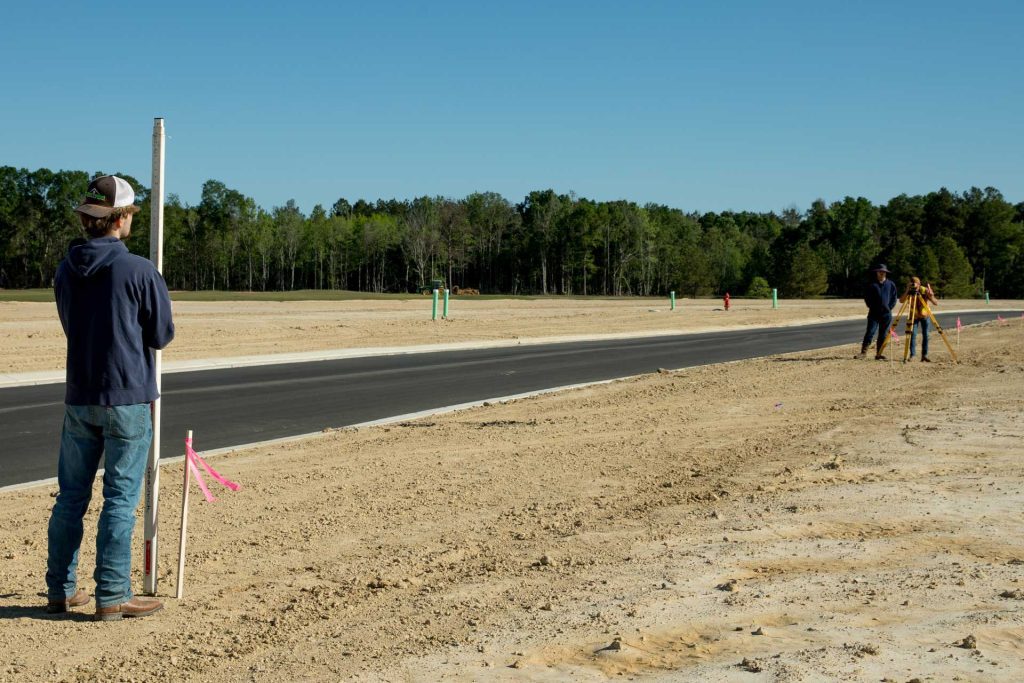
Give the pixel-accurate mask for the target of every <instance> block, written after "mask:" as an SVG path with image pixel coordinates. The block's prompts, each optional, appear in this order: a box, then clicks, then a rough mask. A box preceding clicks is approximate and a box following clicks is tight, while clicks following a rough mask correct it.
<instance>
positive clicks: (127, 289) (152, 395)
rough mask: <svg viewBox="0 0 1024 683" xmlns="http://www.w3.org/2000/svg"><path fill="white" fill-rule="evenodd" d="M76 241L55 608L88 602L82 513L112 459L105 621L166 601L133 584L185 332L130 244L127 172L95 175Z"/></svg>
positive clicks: (56, 525)
mask: <svg viewBox="0 0 1024 683" xmlns="http://www.w3.org/2000/svg"><path fill="white" fill-rule="evenodd" d="M75 211H77V212H78V215H79V219H80V220H81V222H82V227H83V228H84V230H85V233H86V236H87V237H88V239H87V240H85V239H76V240H75V241H73V242H72V243H71V245H70V247H69V248H68V253H67V256H66V257H65V258H64V260H63V261H61V263H60V265H59V266H58V268H57V276H56V279H55V280H54V291H55V294H56V299H57V313H58V314H59V316H60V322H61V324H62V325H63V326H64V334H65V336H66V337H67V340H68V351H67V383H66V392H65V397H64V404H65V405H64V428H63V431H62V433H61V438H60V460H59V462H58V465H57V483H58V485H59V487H60V491H59V493H58V494H57V501H56V503H55V504H54V506H53V512H52V513H51V516H50V526H49V550H48V559H47V564H46V589H47V597H48V604H47V611H48V612H50V613H51V614H58V613H62V612H66V611H67V610H68V609H69V608H72V607H81V606H83V605H85V604H87V603H88V602H89V595H88V593H86V591H84V590H82V589H80V588H78V583H77V581H78V577H77V568H78V549H79V546H80V545H81V543H82V534H83V529H82V517H83V516H84V515H85V511H86V509H87V508H88V507H89V499H90V498H91V496H92V485H93V480H94V479H95V478H96V471H97V468H98V467H99V463H100V457H101V456H102V457H103V458H104V469H103V510H102V511H101V512H100V518H99V524H98V528H97V532H96V571H95V572H94V573H93V578H94V579H95V581H96V615H95V619H96V620H97V621H116V620H120V619H121V618H122V617H142V616H146V615H148V614H152V613H154V612H157V611H159V610H160V609H162V608H163V604H162V603H161V602H160V601H159V600H156V599H155V598H143V597H135V596H134V595H133V593H132V589H131V564H132V531H133V530H134V528H135V511H136V508H137V507H138V505H139V497H140V493H141V489H142V478H143V474H144V473H145V470H146V461H147V459H148V455H149V447H150V443H151V442H152V439H153V421H152V416H151V414H150V403H151V402H152V401H154V400H156V398H157V396H158V395H159V394H158V392H157V388H156V370H155V366H154V354H153V350H154V349H162V348H164V347H165V346H167V344H169V343H170V341H171V339H173V338H174V323H173V321H172V320H171V299H170V297H169V296H168V293H167V285H166V284H165V283H164V279H163V277H161V275H160V273H159V272H158V271H157V269H156V267H155V266H154V265H153V264H152V262H150V261H148V260H146V259H144V258H142V257H141V256H136V255H134V254H131V253H129V252H128V248H127V247H125V245H124V243H123V242H122V240H124V239H127V238H128V236H129V235H130V234H131V229H132V216H133V215H134V214H135V213H137V212H138V211H139V207H137V206H135V192H134V191H133V190H132V187H131V185H129V184H128V182H127V181H125V180H124V179H122V178H118V177H116V176H103V177H101V178H96V179H95V180H93V181H92V182H91V183H89V189H88V191H87V192H86V194H85V201H84V202H83V203H82V204H81V205H80V206H79V207H78V208H76V209H75Z"/></svg>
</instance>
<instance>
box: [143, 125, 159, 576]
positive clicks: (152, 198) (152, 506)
mask: <svg viewBox="0 0 1024 683" xmlns="http://www.w3.org/2000/svg"><path fill="white" fill-rule="evenodd" d="M149 207H150V214H151V215H150V221H149V259H150V260H151V261H152V262H153V264H154V265H155V266H156V269H157V271H159V272H160V273H163V270H164V120H163V119H162V118H156V119H153V185H152V189H151V190H150V193H149ZM161 356H162V354H161V352H160V351H159V350H157V351H154V352H153V361H154V367H155V369H156V390H157V392H158V393H159V391H160V388H161V385H162V382H161V373H162V370H163V368H162V365H163V363H162V361H163V359H162V357H161ZM159 492H160V399H159V398H158V399H156V400H155V401H153V445H152V447H151V448H150V451H149V461H148V462H147V463H146V508H145V517H144V523H143V529H144V533H145V545H144V546H143V552H144V558H143V563H142V590H143V593H145V594H147V595H156V577H157V570H156V560H157V527H158V526H159V522H160V514H159V512H160V507H159V502H158V495H159Z"/></svg>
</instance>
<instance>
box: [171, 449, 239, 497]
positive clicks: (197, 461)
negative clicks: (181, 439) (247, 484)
mask: <svg viewBox="0 0 1024 683" xmlns="http://www.w3.org/2000/svg"><path fill="white" fill-rule="evenodd" d="M185 460H186V462H187V463H188V469H189V471H190V472H192V474H193V476H195V478H196V483H197V484H199V488H200V490H202V492H203V495H204V496H206V500H207V501H208V502H210V503H212V502H213V501H214V500H216V498H214V497H213V494H212V493H210V489H208V488H207V487H206V482H205V481H203V475H202V473H201V472H200V471H199V467H202V468H203V469H204V470H206V472H207V474H209V475H210V476H211V477H213V478H214V479H216V480H217V481H218V482H219V483H221V484H222V485H224V486H226V487H228V488H229V489H231V490H232V491H237V490H238V489H240V488H242V487H241V486H240V485H238V484H236V483H235V482H233V481H231V480H230V479H227V478H226V477H224V476H222V475H221V474H220V473H219V472H218V471H217V470H215V469H213V468H212V467H210V466H209V465H207V464H206V461H205V460H203V459H202V458H200V457H199V454H197V453H196V452H195V451H194V450H192V439H191V438H187V439H185ZM197 465H198V466H197Z"/></svg>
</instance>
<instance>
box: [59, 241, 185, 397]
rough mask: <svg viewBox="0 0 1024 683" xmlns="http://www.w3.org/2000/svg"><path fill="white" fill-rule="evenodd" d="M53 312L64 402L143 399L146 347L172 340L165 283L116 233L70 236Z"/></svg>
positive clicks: (150, 360)
mask: <svg viewBox="0 0 1024 683" xmlns="http://www.w3.org/2000/svg"><path fill="white" fill-rule="evenodd" d="M54 292H55V294H56V298H57V313H58V314H59V315H60V322H61V324H62V325H63V326H64V334H65V336H67V338H68V357H67V385H66V386H67V391H66V392H65V396H64V402H65V403H66V404H68V405H73V406H79V405H101V406H121V405H133V404H137V403H148V402H150V401H153V400H155V399H156V398H157V397H158V396H159V395H160V394H159V392H158V391H157V388H156V371H155V367H154V356H153V349H162V348H164V347H165V346H167V345H168V344H169V343H170V342H171V340H172V339H173V338H174V322H173V321H172V320H171V299H170V296H168V294H167V285H166V284H165V283H164V279H163V277H161V275H160V273H158V272H157V270H156V267H155V266H154V265H153V263H152V262H151V261H148V260H146V259H144V258H142V257H141V256H136V255H135V254H132V253H130V252H129V251H128V248H127V247H126V246H124V244H123V243H122V242H121V240H119V239H118V238H116V237H99V238H96V239H91V240H89V241H87V242H86V241H84V240H75V241H74V242H72V243H71V246H70V247H69V248H68V254H67V256H66V257H65V258H64V260H63V261H61V262H60V265H59V266H58V267H57V276H56V279H55V280H54Z"/></svg>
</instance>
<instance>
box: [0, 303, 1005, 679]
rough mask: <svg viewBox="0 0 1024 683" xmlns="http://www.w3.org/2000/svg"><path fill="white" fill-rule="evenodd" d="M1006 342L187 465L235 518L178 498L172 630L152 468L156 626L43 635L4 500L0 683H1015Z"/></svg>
mask: <svg viewBox="0 0 1024 683" xmlns="http://www.w3.org/2000/svg"><path fill="white" fill-rule="evenodd" d="M491 305H492V306H493V304H491ZM289 306H294V304H290V305H289ZM321 306H323V305H321V304H317V305H316V306H312V307H311V308H310V310H309V311H307V312H306V313H305V315H307V316H308V318H309V320H312V319H315V318H316V317H317V316H318V315H323V316H330V315H336V312H333V313H332V312H331V311H327V310H324V309H323V308H320V307H321ZM224 308H225V311H224V313H223V314H218V315H223V316H224V317H225V319H224V321H223V322H222V323H212V324H221V325H224V326H225V327H224V329H225V330H227V329H230V327H231V325H233V324H234V323H235V322H237V318H235V317H233V316H232V315H231V314H230V312H229V311H227V310H226V309H227V308H228V307H224ZM851 308H852V307H851ZM741 310H742V309H739V310H738V311H736V312H735V313H737V315H736V316H735V318H733V319H736V318H739V317H740V316H742V315H744V314H743V313H742V312H740V311H741ZM782 310H785V309H782ZM830 310H831V309H830ZM316 311H319V312H316ZM850 312H851V313H861V312H862V308H861V309H860V310H858V311H853V310H851V311H850ZM178 313H179V316H180V317H179V320H180V321H181V322H180V323H179V324H180V327H181V334H182V337H183V338H186V339H187V338H188V337H189V336H193V335H195V337H194V338H198V335H196V334H195V333H194V332H191V331H188V330H189V325H188V324H186V322H185V320H187V315H185V311H184V310H179V311H178ZM428 313H429V311H428ZM732 313H733V312H731V313H730V314H729V315H732ZM421 314H422V311H417V313H416V315H421ZM238 315H239V316H244V315H245V313H239V314H238ZM290 315H291V314H289V313H285V312H283V311H282V313H281V315H280V316H279V317H278V318H275V320H277V322H275V323H274V325H278V326H281V327H284V326H287V325H288V324H289V323H286V322H284V321H285V320H287V319H288V318H289V316H290ZM410 315H412V313H410ZM493 315H494V314H493V313H490V314H487V316H493ZM565 315H569V314H565ZM589 315H591V316H593V317H594V318H599V317H601V316H599V315H598V314H597V313H592V314H589ZM686 315H687V311H686V309H685V305H684V310H683V312H681V313H680V315H678V316H677V318H678V319H679V321H680V323H679V324H684V323H683V322H682V321H685V320H686ZM723 315H724V314H723ZM751 315H752V316H753V315H755V314H751ZM757 315H765V316H767V315H774V314H773V313H771V312H762V313H759V314H757ZM815 315H820V313H818V314H815ZM651 316H652V317H654V316H655V314H654V313H651ZM467 317H469V316H468V313H467ZM481 317H486V316H485V315H484V314H482V313H481ZM552 317H557V316H555V315H554V313H552ZM603 317H605V318H610V316H609V315H607V314H605V315H604V316H603ZM634 317H636V316H634ZM657 317H658V318H660V319H661V320H665V319H667V317H668V314H658V315H657ZM487 319H488V320H491V321H492V322H493V321H494V320H495V319H496V318H494V317H488V318H487ZM587 319H588V320H590V322H589V323H587V324H590V325H593V326H594V329H601V330H603V331H607V330H608V327H607V326H601V325H599V323H600V320H596V321H595V320H592V319H591V318H590V317H588V318H587ZM233 321H234V322H233ZM341 322H342V323H344V324H349V323H348V322H347V318H345V317H341ZM451 323H452V325H454V324H456V323H455V320H454V319H453V320H452V321H451ZM40 324H42V323H40ZM304 324H312V323H311V322H309V321H307V322H306V323H304ZM322 324H325V325H326V324H328V323H327V322H324V323H322ZM481 324H482V325H483V327H486V325H484V324H483V323H481ZM253 325H258V321H255V320H254V322H253ZM424 329H425V330H433V329H442V330H443V329H445V326H444V325H439V326H437V327H436V328H434V327H429V320H428V321H427V326H425V327H424ZM481 329H482V328H481ZM574 332H578V330H576V329H574ZM496 333H497V332H496ZM282 335H284V332H283V331H282ZM1022 342H1024V329H1021V327H1020V326H1019V323H1018V324H1005V325H999V324H996V323H990V324H985V325H983V326H979V327H971V328H967V329H965V331H964V333H963V336H962V339H961V355H962V359H963V362H962V363H961V364H959V365H954V364H952V363H951V362H950V361H949V358H948V357H947V355H946V354H945V352H944V350H942V348H941V345H940V344H938V343H936V348H937V353H935V354H934V358H935V361H936V362H934V363H932V364H930V365H929V364H924V363H914V364H907V365H901V364H893V363H888V362H875V361H871V360H855V359H854V358H853V353H854V350H855V348H856V347H855V346H854V345H852V344H851V345H848V346H844V347H837V348H833V349H825V350H820V351H814V352H808V353H800V354H793V355H786V356H778V357H770V358H765V359H759V360H752V361H744V362H740V363H733V364H728V365H720V366H709V367H702V368H695V369H689V370H682V371H666V372H663V373H658V374H653V375H648V376H643V377H639V378H634V379H628V380H623V381H619V382H614V383H611V384H605V385H599V386H593V387H589V388H584V389H578V390H573V391H566V392H561V393H557V394H548V395H544V396H537V397H534V398H529V399H521V400H516V401H513V402H509V403H504V404H497V405H490V406H484V407H480V408H474V409H471V410H464V411H460V412H455V413H450V414H446V415H438V416H434V417H429V418H424V419H420V420H416V421H412V422H407V423H402V424H392V425H390V426H382V427H374V428H366V429H359V430H340V431H331V432H327V433H325V434H323V435H322V436H320V437H317V438H314V439H310V440H307V441H302V442H292V443H288V444H285V445H279V446H274V447H269V446H266V447H259V448H252V449H248V450H244V451H237V452H235V453H232V454H229V455H225V456H222V457H218V458H216V459H214V460H213V461H212V464H213V465H214V466H215V467H217V468H218V469H219V470H221V471H222V472H223V473H224V474H226V475H227V476H229V477H230V478H232V479H234V480H236V481H239V482H240V483H241V484H242V485H243V489H242V490H241V491H239V492H235V493H232V492H229V491H226V490H221V491H218V492H217V493H218V500H217V501H216V502H215V503H213V504H208V503H205V502H202V501H201V500H199V499H198V498H197V497H195V496H193V499H192V502H191V507H190V526H189V545H188V547H189V554H188V565H187V567H188V568H187V579H188V583H187V586H186V591H185V597H184V599H183V600H181V601H177V600H175V599H173V597H170V596H173V593H174V578H175V577H174V576H173V571H174V569H175V568H176V565H177V561H176V553H177V537H178V514H179V511H180V506H181V498H180V491H181V478H182V470H181V465H180V464H178V465H169V466H164V467H163V468H162V475H161V498H160V500H161V506H162V507H161V510H162V521H161V538H162V545H161V549H160V574H161V583H160V593H161V595H162V596H163V597H164V599H165V604H166V609H165V610H164V611H163V612H162V613H160V614H158V615H155V616H152V617H148V618H145V619H138V620H134V621H130V620H126V621H123V622H120V623H94V622H92V621H90V620H89V615H90V614H91V612H92V609H91V607H92V606H90V607H87V608H85V609H82V610H79V611H77V612H76V613H74V614H71V615H67V616H50V615H47V614H46V613H45V611H44V609H43V605H44V603H45V595H44V593H43V573H44V570H45V560H46V523H47V519H48V514H49V508H50V506H51V505H52V498H51V496H52V495H53V494H54V493H55V491H54V487H42V488H35V489H30V490H25V491H18V492H13V493H7V494H4V495H2V496H0V520H2V524H0V681H11V682H14V681H18V682H21V681H34V680H53V681H62V680H67V681H92V680H98V679H102V680H111V681H132V680H136V681H148V680H195V681H215V682H220V681H274V682H277V681H298V680H310V681H312V680H329V681H335V680H360V681H438V680H459V681H491V680H496V681H561V680H581V681H602V680H608V679H616V680H665V681H751V682H755V681H820V680H854V681H861V680H863V681H880V680H890V681H909V680H914V679H918V680H921V681H925V680H935V681H938V680H942V681H946V680H961V681H1019V680H1020V679H1021V670H1022V669H1021V662H1022V661H1024V609H1022V607H1024V603H1022V601H1021V596H1022V595H1024V518H1022V517H1021V514H1020V510H1021V509H1022V506H1024V486H1022V484H1024V460H1022V456H1024V411H1022V410H1021V407H1022V403H1021V396H1024V343H1022ZM5 343H6V342H5ZM56 428H57V426H56V425H55V429H56ZM197 446H198V447H199V448H200V449H201V448H202V435H197ZM193 491H194V489H193ZM99 500H100V494H99V491H98V489H97V492H96V496H95V501H97V503H94V505H93V509H92V510H90V512H89V515H88V518H87V526H86V529H87V532H86V539H87V540H86V542H85V543H84V544H83V548H82V557H81V570H80V574H81V576H80V585H81V586H82V587H83V588H85V589H87V590H90V591H91V590H92V587H93V583H92V580H91V578H90V575H91V570H92V566H93V561H94V557H95V554H94V548H93V547H92V543H91V538H92V534H93V530H94V529H95V523H96V518H97V514H98V510H99V505H98V501H99ZM136 533H137V535H141V523H140V524H139V526H138V528H137V532H136ZM136 573H138V572H137V571H136ZM136 578H137V580H136V584H135V585H136V586H139V585H140V584H141V581H140V580H139V577H136Z"/></svg>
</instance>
